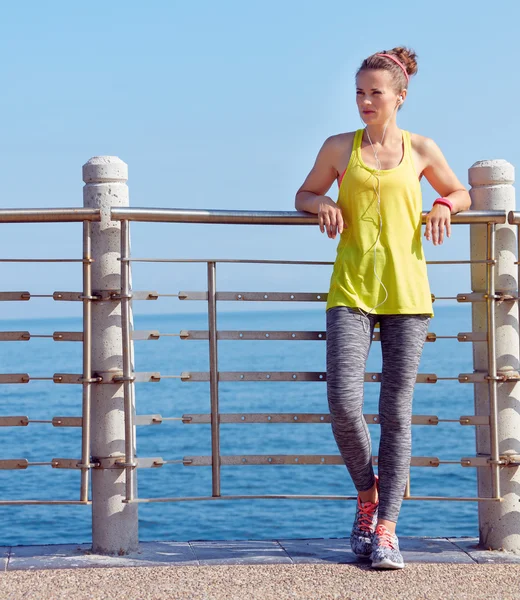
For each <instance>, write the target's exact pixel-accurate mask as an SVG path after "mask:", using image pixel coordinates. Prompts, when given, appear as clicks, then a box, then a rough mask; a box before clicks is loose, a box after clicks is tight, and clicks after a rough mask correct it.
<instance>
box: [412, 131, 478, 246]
mask: <svg viewBox="0 0 520 600" xmlns="http://www.w3.org/2000/svg"><path fill="white" fill-rule="evenodd" d="M420 145H421V152H420V154H421V155H422V158H423V161H424V162H423V164H426V166H425V167H424V169H423V172H422V174H423V175H424V176H425V177H426V179H427V180H428V181H429V183H430V184H431V186H432V187H433V189H434V190H435V191H436V192H437V193H438V194H439V196H441V197H442V198H447V199H448V200H449V201H450V202H451V203H452V205H453V209H452V210H451V211H450V208H449V206H446V205H445V204H440V203H439V204H435V205H434V206H433V207H432V209H431V210H430V212H429V213H428V215H427V216H426V230H425V232H424V236H425V237H426V239H427V240H428V241H430V239H431V238H432V237H433V245H434V246H436V245H437V244H442V242H443V240H444V230H445V229H446V233H447V235H448V237H450V236H451V214H452V213H453V214H455V213H458V212H460V211H461V210H468V209H469V207H470V206H471V198H470V195H469V192H468V190H467V189H466V188H465V187H464V186H463V185H462V183H461V182H460V181H459V180H458V178H457V176H456V175H455V173H454V172H453V171H452V170H451V168H450V166H449V165H448V162H447V160H446V159H445V158H444V155H443V154H442V152H441V150H440V148H439V146H437V144H436V143H435V142H434V141H433V140H431V139H429V138H422V140H421V144H420Z"/></svg>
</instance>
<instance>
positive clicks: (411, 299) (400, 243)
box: [326, 129, 434, 316]
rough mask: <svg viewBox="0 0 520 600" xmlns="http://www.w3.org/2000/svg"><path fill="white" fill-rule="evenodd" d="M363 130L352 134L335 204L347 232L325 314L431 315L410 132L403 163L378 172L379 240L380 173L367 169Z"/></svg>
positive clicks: (404, 136)
mask: <svg viewBox="0 0 520 600" xmlns="http://www.w3.org/2000/svg"><path fill="white" fill-rule="evenodd" d="M363 131H364V130H363V129H359V130H358V131H356V134H355V137H354V143H353V146H352V154H351V156H350V160H349V163H348V166H347V170H346V172H345V174H344V176H343V179H342V180H341V183H340V187H339V192H338V200H337V204H338V206H339V207H340V208H341V213H342V215H343V220H344V223H345V225H346V227H345V228H344V229H343V233H342V234H341V237H340V240H339V243H338V248H337V257H336V261H335V263H334V269H333V272H332V277H331V280H330V289H329V293H328V296H327V306H326V309H327V310H328V309H329V308H332V307H333V306H350V307H358V308H362V309H363V310H365V311H367V312H368V311H371V312H372V314H429V315H431V316H433V315H434V312H433V308H432V298H431V292H430V285H429V281H428V274H427V269H426V260H425V258H424V252H423V246H422V237H421V212H422V193H421V184H420V182H419V178H418V177H417V173H416V171H415V166H414V164H413V159H412V144H411V140H410V133H409V132H408V131H403V132H402V133H403V141H404V154H403V159H402V161H401V163H400V164H399V165H398V166H397V167H395V168H394V169H386V170H381V171H379V175H378V176H379V178H380V197H381V203H380V211H381V218H382V221H383V226H382V230H381V236H380V238H379V240H377V236H378V233H379V214H378V206H377V204H378V202H377V195H376V193H375V188H376V187H377V177H376V174H377V173H378V171H377V170H376V169H372V168H370V167H368V166H367V165H365V163H364V162H363V159H362V157H361V140H362V137H363ZM376 241H377V243H376ZM374 245H375V247H376V257H375V270H376V273H377V276H378V277H379V279H381V281H382V282H383V283H384V285H385V287H386V289H387V292H388V297H387V299H386V301H385V302H383V300H385V297H386V294H385V288H384V287H383V286H382V285H381V283H380V281H379V280H378V278H377V277H376V275H375V274H374ZM381 302H383V304H381V305H380V306H379V307H377V308H375V310H372V309H373V308H374V307H376V306H377V305H378V304H380V303H381Z"/></svg>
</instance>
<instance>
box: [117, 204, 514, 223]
mask: <svg viewBox="0 0 520 600" xmlns="http://www.w3.org/2000/svg"><path fill="white" fill-rule="evenodd" d="M427 215H428V212H427V211H423V213H422V223H423V224H424V223H426V216H427ZM111 218H112V219H113V220H114V221H146V222H156V223H215V224H226V225H232V224H235V225H316V224H317V223H318V217H317V215H314V214H311V213H308V212H299V211H290V212H289V211H248V210H201V209H188V208H137V207H136V208H129V207H114V208H112V210H111ZM506 218H507V215H506V211H505V210H488V211H484V210H474V211H473V210H471V211H462V212H459V213H457V214H455V215H451V223H452V224H460V225H470V224H473V223H501V224H503V223H505V222H506Z"/></svg>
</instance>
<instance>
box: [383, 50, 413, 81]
mask: <svg viewBox="0 0 520 600" xmlns="http://www.w3.org/2000/svg"><path fill="white" fill-rule="evenodd" d="M376 56H386V57H387V58H389V59H390V60H393V61H394V62H395V63H396V64H398V65H399V66H400V67H401V69H402V70H403V73H404V74H405V75H406V81H408V83H409V82H410V76H409V75H408V73H407V71H406V67H405V66H404V65H403V63H402V62H401V61H400V60H398V59H397V58H396V57H395V56H393V55H392V54H376Z"/></svg>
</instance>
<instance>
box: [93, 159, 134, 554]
mask: <svg viewBox="0 0 520 600" xmlns="http://www.w3.org/2000/svg"><path fill="white" fill-rule="evenodd" d="M127 179H128V167H127V165H126V164H125V163H124V162H123V161H122V160H120V159H119V158H117V157H115V156H96V157H94V158H91V159H90V160H89V161H88V162H87V163H86V164H85V165H84V166H83V181H84V182H85V187H84V188H83V204H84V206H85V207H88V208H99V209H101V222H100V223H92V258H93V259H94V262H93V265H92V289H93V292H94V294H95V293H96V292H102V291H113V292H115V293H116V294H119V293H120V290H121V264H120V262H119V260H118V258H119V257H120V244H121V241H120V231H121V224H120V222H119V221H111V220H110V209H111V207H114V206H128V187H127V185H126V182H127ZM122 370H123V356H122V330H121V301H120V300H96V301H95V302H93V303H92V372H93V374H94V376H98V375H100V376H102V377H103V379H104V380H105V381H107V380H110V379H111V378H112V377H113V376H114V375H118V376H120V375H121V373H122ZM91 437H92V443H91V449H92V450H91V452H92V457H93V460H94V461H96V460H99V459H103V458H114V457H121V460H122V461H123V462H124V456H125V426H124V404H123V384H122V383H99V384H94V385H93V386H92V425H91ZM124 498H125V471H124V469H122V468H120V469H93V470H92V548H93V551H94V552H98V553H102V554H126V553H128V552H131V551H133V550H137V545H138V519H137V504H124V503H123V500H124Z"/></svg>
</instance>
